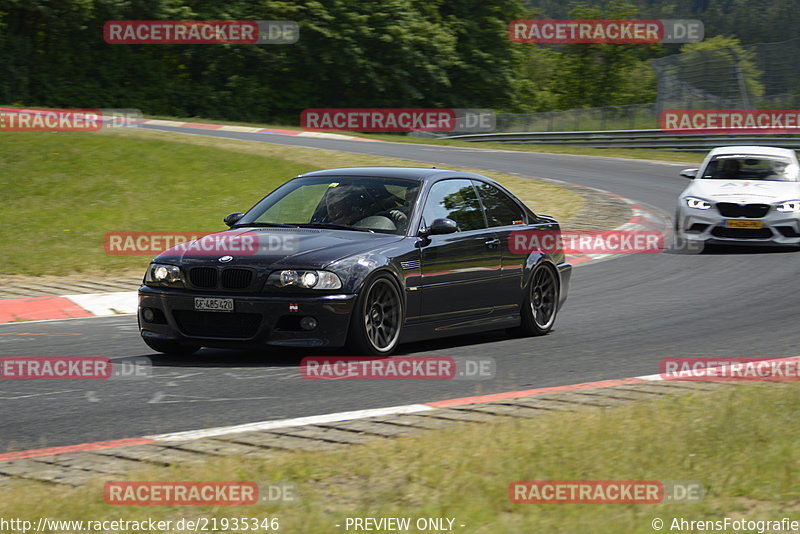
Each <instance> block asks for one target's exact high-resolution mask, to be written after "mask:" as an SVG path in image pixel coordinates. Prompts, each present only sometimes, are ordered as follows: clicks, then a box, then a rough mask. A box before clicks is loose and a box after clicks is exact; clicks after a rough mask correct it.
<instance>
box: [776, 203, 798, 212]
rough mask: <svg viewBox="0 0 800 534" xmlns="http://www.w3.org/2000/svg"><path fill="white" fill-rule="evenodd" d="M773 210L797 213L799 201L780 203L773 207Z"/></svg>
mask: <svg viewBox="0 0 800 534" xmlns="http://www.w3.org/2000/svg"><path fill="white" fill-rule="evenodd" d="M775 209H776V210H778V211H782V212H784V213H798V212H800V200H787V201H786V202H781V203H780V204H778V205H777V206H775Z"/></svg>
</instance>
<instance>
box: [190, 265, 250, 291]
mask: <svg viewBox="0 0 800 534" xmlns="http://www.w3.org/2000/svg"><path fill="white" fill-rule="evenodd" d="M189 281H190V282H191V283H192V286H193V287H196V288H199V289H215V288H217V289H218V288H222V289H247V288H248V287H250V284H251V283H252V282H253V271H251V270H250V269H238V268H235V267H234V268H228V269H224V270H223V271H222V272H221V273H220V271H218V270H217V269H216V268H215V267H193V268H192V269H191V270H190V271H189Z"/></svg>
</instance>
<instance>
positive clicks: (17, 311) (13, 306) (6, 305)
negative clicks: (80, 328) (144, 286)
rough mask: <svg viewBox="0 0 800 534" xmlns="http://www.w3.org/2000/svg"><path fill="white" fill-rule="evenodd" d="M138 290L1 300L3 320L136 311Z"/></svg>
mask: <svg viewBox="0 0 800 534" xmlns="http://www.w3.org/2000/svg"><path fill="white" fill-rule="evenodd" d="M137 305H138V299H137V293H136V291H119V292H115V293H89V294H83V295H62V296H57V297H30V298H19V299H0V323H13V322H16V321H44V320H50V319H73V318H76V317H104V316H109V315H120V314H131V313H136V307H137Z"/></svg>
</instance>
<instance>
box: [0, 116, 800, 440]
mask: <svg viewBox="0 0 800 534" xmlns="http://www.w3.org/2000/svg"><path fill="white" fill-rule="evenodd" d="M158 129H161V130H175V131H180V132H181V133H197V134H200V135H210V136H218V137H229V138H237V139H251V140H260V141H267V142H271V143H279V144H286V145H297V146H309V147H319V148H328V149H334V150H343V151H348V152H354V153H364V154H374V155H380V156H390V157H398V158H405V159H413V160H418V161H424V162H429V163H431V164H436V165H437V166H448V165H458V166H462V167H472V168H477V169H492V170H497V171H502V172H506V173H517V174H520V175H530V176H541V177H545V178H554V179H559V180H565V181H569V182H573V183H577V184H583V185H588V186H592V187H596V188H600V189H604V190H607V191H611V192H614V193H617V194H620V195H623V196H625V197H627V198H630V199H633V200H635V201H637V202H640V203H643V204H645V205H648V206H651V207H655V208H657V209H660V210H662V211H664V212H665V213H668V214H672V213H673V212H674V207H675V202H676V198H677V195H678V193H679V192H680V191H681V190H682V189H683V187H684V186H685V185H686V182H685V180H684V179H682V178H680V177H679V176H678V171H679V170H680V168H681V167H682V165H674V164H664V163H647V162H641V161H625V160H617V159H611V158H593V157H592V158H590V157H570V156H558V155H545V154H533V153H523V152H510V151H509V152H505V151H487V150H480V149H477V148H476V149H469V148H467V149H463V148H452V147H434V146H427V145H413V144H399V143H398V144H395V143H366V142H358V141H340V140H332V139H316V138H301V137H291V136H279V135H274V136H273V135H264V134H259V135H253V134H246V133H237V132H220V131H209V130H194V131H193V130H189V129H186V128H181V129H177V128H166V127H158ZM286 178H287V179H288V178H290V177H289V176H287V177H286ZM263 193H266V191H264V192H263ZM261 194H262V193H261V192H257V193H255V194H254V196H253V202H255V201H256V200H258V198H260V196H261ZM247 207H249V206H219V207H218V209H219V217H220V221H221V220H222V217H223V216H225V215H226V214H227V213H229V212H233V211H244V209H245V208H247ZM534 207H535V206H534ZM165 229H166V228H165ZM798 260H800V255H798V254H797V253H795V252H793V251H763V252H756V253H754V252H751V251H748V250H746V249H745V250H741V249H738V250H733V249H731V250H715V251H712V252H711V253H705V254H701V255H691V254H675V253H662V254H657V255H635V256H626V257H621V258H619V259H614V260H611V261H603V262H596V263H591V264H587V265H583V266H580V267H578V268H576V269H575V271H574V273H573V281H572V288H571V291H570V295H569V298H568V300H567V304H566V306H565V307H564V309H563V310H562V311H561V312H560V314H559V317H558V319H557V321H556V326H555V329H554V330H553V332H552V333H551V334H550V335H548V336H546V337H544V338H535V339H517V338H512V337H509V336H508V335H506V334H505V333H504V332H499V333H491V334H482V335H473V336H465V337H461V338H453V339H450V340H442V341H437V342H425V343H416V344H412V345H404V346H402V347H401V350H400V351H399V354H406V355H412V354H413V355H427V356H433V355H437V356H472V357H486V356H491V357H493V358H494V359H495V360H496V363H497V376H496V378H495V379H494V380H489V381H377V382H369V381H324V382H323V381H308V380H303V379H302V378H301V377H300V372H299V369H298V367H297V364H298V362H299V360H300V358H301V357H302V356H304V355H307V354H302V353H298V352H296V351H287V352H283V353H267V352H263V353H256V352H253V353H237V352H232V351H222V350H208V349H205V350H203V351H201V352H199V353H198V354H197V355H195V356H193V357H192V358H191V359H183V360H181V359H175V358H168V357H165V356H162V355H155V354H153V353H152V352H151V351H150V350H149V349H148V348H147V346H146V345H145V344H144V343H143V342H142V341H141V340H140V338H139V335H138V332H137V327H136V318H135V317H134V316H118V317H111V318H89V319H71V320H61V321H49V322H35V323H17V324H3V325H0V355H2V356H108V357H111V358H113V359H115V360H119V359H125V358H132V357H140V356H149V357H150V358H152V361H153V365H154V368H153V377H152V378H150V379H145V380H132V381H65V382H44V381H40V382H36V381H33V382H25V381H4V382H3V383H2V384H0V401H2V402H0V450H2V451H5V450H9V449H10V448H13V449H30V448H39V447H50V446H60V445H72V444H77V443H83V442H89V441H100V440H109V439H118V438H125V437H137V436H143V435H150V434H157V433H164V432H174V431H180V430H193V429H199V428H205V427H211V426H222V425H230V424H238V423H247V422H253V421H263V420H269V419H283V418H288V417H300V416H308V415H317V414H324V413H331V412H339V411H347V410H358V409H365V408H380V407H387V406H395V405H401V404H411V403H419V402H430V401H435V400H442V399H448V398H454V397H466V396H471V395H478V394H486V393H494V392H502V391H510V390H519V389H530V388H536V387H546V386H557V385H565V384H574V383H579V382H588V381H595V380H603V379H612V378H623V377H631V376H637V375H647V374H656V373H658V368H659V361H660V360H661V359H662V358H664V357H668V356H674V357H688V356H727V357H733V356H776V357H778V356H796V355H798V354H800V348H799V346H800V328H798V321H797V311H798V306H799V305H800V304H799V303H800V299H799V298H798V297H799V296H800V295H798V293H799V292H800V284H798V279H800V262H799V261H798Z"/></svg>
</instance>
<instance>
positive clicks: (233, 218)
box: [222, 211, 244, 227]
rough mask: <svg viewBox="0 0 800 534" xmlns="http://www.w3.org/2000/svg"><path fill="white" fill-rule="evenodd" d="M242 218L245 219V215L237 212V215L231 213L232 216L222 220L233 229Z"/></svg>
mask: <svg viewBox="0 0 800 534" xmlns="http://www.w3.org/2000/svg"><path fill="white" fill-rule="evenodd" d="M242 217H244V213H240V212H238V211H237V212H236V213H231V214H230V215H228V216H227V217H225V218H224V219H222V222H224V223H225V224H226V225H227V226H228V227H231V226H233V225H234V224H236V223H237V222H239V219H241V218H242Z"/></svg>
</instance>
